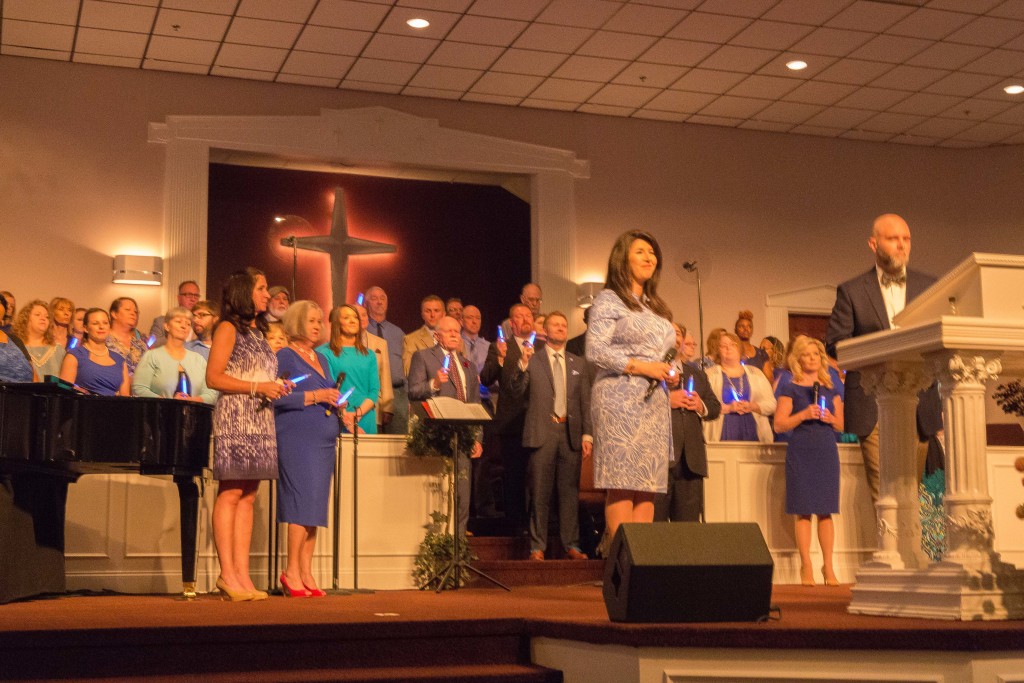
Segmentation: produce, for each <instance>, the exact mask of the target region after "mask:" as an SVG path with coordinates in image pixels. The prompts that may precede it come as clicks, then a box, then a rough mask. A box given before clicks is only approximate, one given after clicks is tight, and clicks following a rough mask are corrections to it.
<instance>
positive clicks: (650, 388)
mask: <svg viewBox="0 0 1024 683" xmlns="http://www.w3.org/2000/svg"><path fill="white" fill-rule="evenodd" d="M675 357H676V349H675V347H672V348H671V349H669V350H668V351H666V352H665V355H664V357H663V358H662V359H661V362H662V363H671V362H672V359H674V358H675ZM659 384H661V380H657V379H652V380H651V381H650V382H649V383H648V384H647V393H645V394H644V400H645V401H646V400H647V399H649V398H650V397H651V396H653V395H654V390H655V389H657V388H658V385H659Z"/></svg>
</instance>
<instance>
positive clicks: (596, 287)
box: [576, 282, 604, 308]
mask: <svg viewBox="0 0 1024 683" xmlns="http://www.w3.org/2000/svg"><path fill="white" fill-rule="evenodd" d="M602 289H604V283H603V282H583V283H581V284H578V285H576V306H577V307H578V308H590V307H591V305H593V303H594V297H595V296H597V293H598V292H600V291H601V290H602Z"/></svg>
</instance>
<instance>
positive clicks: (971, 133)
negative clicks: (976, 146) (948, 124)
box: [953, 122, 1020, 142]
mask: <svg viewBox="0 0 1024 683" xmlns="http://www.w3.org/2000/svg"><path fill="white" fill-rule="evenodd" d="M1019 132H1020V129H1019V128H1017V127H1016V126H1007V125H1006V124H1003V123H988V122H986V123H979V124H978V125H976V126H974V127H973V128H968V129H967V130H965V131H964V132H962V133H958V134H957V135H955V136H953V137H955V138H956V139H957V140H974V141H976V142H1000V141H1002V140H1005V139H1006V138H1008V137H1010V136H1011V135H1016V134H1017V133H1019Z"/></svg>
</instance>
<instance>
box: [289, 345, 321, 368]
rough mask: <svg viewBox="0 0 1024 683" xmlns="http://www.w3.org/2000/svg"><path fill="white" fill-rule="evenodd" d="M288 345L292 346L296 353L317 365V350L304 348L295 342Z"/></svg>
mask: <svg viewBox="0 0 1024 683" xmlns="http://www.w3.org/2000/svg"><path fill="white" fill-rule="evenodd" d="M288 346H290V347H292V350H293V351H295V353H297V354H299V355H300V356H302V357H303V358H305V359H307V360H308V361H309V363H310V364H311V365H316V351H313V350H312V349H304V348H302V347H301V346H299V345H298V344H294V343H293V344H289V345H288Z"/></svg>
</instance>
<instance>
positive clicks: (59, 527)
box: [0, 473, 72, 604]
mask: <svg viewBox="0 0 1024 683" xmlns="http://www.w3.org/2000/svg"><path fill="white" fill-rule="evenodd" d="M71 481H72V480H71V479H69V478H67V477H65V476H63V474H56V475H46V474H34V473H18V474H2V475H0V604H4V603H7V602H11V601H12V600H19V599H21V598H27V597H32V596H35V595H40V594H43V593H63V592H64V591H65V588H66V583H65V577H64V507H65V504H66V501H67V497H68V484H69V483H70V482H71Z"/></svg>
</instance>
